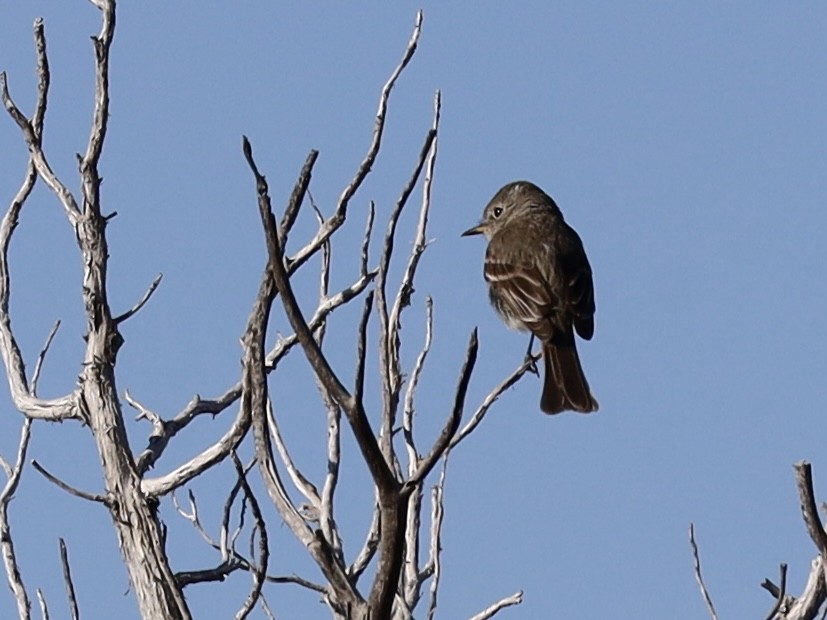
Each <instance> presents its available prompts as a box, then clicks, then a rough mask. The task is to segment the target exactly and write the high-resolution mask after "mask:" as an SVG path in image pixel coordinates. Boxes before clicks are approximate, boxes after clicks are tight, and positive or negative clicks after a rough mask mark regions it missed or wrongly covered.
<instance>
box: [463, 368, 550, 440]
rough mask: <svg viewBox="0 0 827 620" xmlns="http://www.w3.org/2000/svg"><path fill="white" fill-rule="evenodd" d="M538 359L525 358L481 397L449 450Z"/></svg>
mask: <svg viewBox="0 0 827 620" xmlns="http://www.w3.org/2000/svg"><path fill="white" fill-rule="evenodd" d="M538 359H540V358H539V356H536V357H532V358H529V359H527V360H525V361H524V362H523V363H522V364H520V366H518V367H517V369H516V370H514V372H512V373H511V374H510V375H508V376H507V377H506V378H505V379H503V381H502V382H501V383H500V384H499V385H497V386H496V387H495V388H494V389H493V390H491V391H490V392H489V393H488V395H487V396H486V397H485V398H484V399H483V401H482V404H481V405H480V406H479V407H478V408H477V410H476V411H475V412H474V415H473V416H471V419H470V420H469V421H468V422H467V423H466V424H465V426H463V427H462V428H461V429H460V430H459V431H458V432H457V434H456V435H454V438H453V439H452V440H451V446H450V449H451V450H453V449H454V447H455V446H456V445H457V444H458V443H459V442H461V441H462V440H463V439H465V438H466V437H467V436H468V435H470V434H471V432H472V431H473V430H474V429H475V428H477V426H479V424H480V422H482V420H483V418H484V417H485V414H486V413H488V409H489V408H490V407H491V405H493V404H494V403H495V402H496V401H497V399H498V398H499V397H500V396H501V395H502V394H503V392H505V391H506V390H507V389H508V388H510V387H511V386H512V385H514V384H515V383H517V381H519V380H520V379H522V378H523V376H524V375H525V374H526V373H527V372H530V371H531V368H532V367H533V366H534V364H535V363H536V361H537V360H538Z"/></svg>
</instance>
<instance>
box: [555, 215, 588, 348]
mask: <svg viewBox="0 0 827 620" xmlns="http://www.w3.org/2000/svg"><path fill="white" fill-rule="evenodd" d="M571 232H572V233H574V236H575V240H576V243H572V244H571V245H570V246H569V247H568V248H567V251H565V252H562V253H561V254H560V255H559V257H558V261H559V269H560V272H561V273H562V275H563V279H564V282H565V283H566V292H565V296H566V304H565V305H566V310H567V312H568V313H569V314H570V315H571V317H572V323H573V324H574V327H575V329H576V330H577V333H578V334H580V337H581V338H584V339H585V340H591V337H592V336H593V335H594V309H595V307H594V282H593V280H592V269H591V266H590V265H589V259H588V258H586V252H585V250H584V249H583V244H582V242H581V241H580V238H579V237H577V233H575V232H574V230H572V231H571Z"/></svg>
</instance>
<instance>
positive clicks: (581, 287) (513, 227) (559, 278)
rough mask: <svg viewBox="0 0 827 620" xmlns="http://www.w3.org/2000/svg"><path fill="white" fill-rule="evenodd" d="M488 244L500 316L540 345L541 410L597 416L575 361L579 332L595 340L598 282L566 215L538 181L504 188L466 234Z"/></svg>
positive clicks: (488, 273)
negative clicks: (576, 340) (541, 363)
mask: <svg viewBox="0 0 827 620" xmlns="http://www.w3.org/2000/svg"><path fill="white" fill-rule="evenodd" d="M471 235H483V236H485V238H486V239H487V241H488V247H487V249H486V252H485V267H484V270H483V274H484V277H485V281H486V282H487V283H488V293H489V298H490V301H491V304H492V306H493V307H494V310H495V311H496V312H497V314H498V315H499V316H500V318H501V319H502V320H503V321H504V322H505V324H506V325H507V326H508V327H510V328H512V329H517V330H521V331H529V332H531V334H532V336H531V340H530V341H529V352H528V354H527V355H528V356H530V355H531V344H532V342H533V339H534V337H535V336H536V337H537V339H538V340H539V341H540V342H541V344H542V351H543V360H544V375H545V376H544V380H543V393H542V397H541V399H540V409H541V410H542V411H543V412H545V413H547V414H556V413H560V412H562V411H566V410H569V411H577V412H580V413H591V412H592V411H597V409H598V403H597V400H596V399H595V398H594V396H593V395H592V393H591V391H590V390H589V383H588V381H586V376H585V374H584V373H583V367H582V366H581V364H580V358H579V356H578V355H577V346H576V344H575V337H574V333H575V331H576V332H577V334H578V335H579V336H580V337H581V338H583V339H584V340H591V338H592V336H593V335H594V312H595V304H594V283H593V279H592V269H591V265H589V259H588V258H587V257H586V251H585V249H584V248H583V242H582V241H581V239H580V236H579V235H578V234H577V232H576V231H575V230H574V229H573V228H572V227H571V226H569V225H568V224H567V223H566V221H565V220H564V219H563V213H562V212H561V211H560V208H559V207H558V206H557V203H555V202H554V199H553V198H552V197H551V196H549V195H548V194H546V193H545V192H544V191H543V190H542V189H540V188H539V187H538V186H537V185H535V184H534V183H531V182H529V181H514V182H512V183H508V184H507V185H505V186H503V187H502V188H501V189H500V190H499V191H498V192H497V193H496V194H494V197H493V198H492V199H491V200H490V201H489V203H488V204H487V205H486V207H485V209H484V210H483V215H482V220H481V221H480V223H479V224H477V225H476V226H473V227H472V228H469V229H468V230H466V231H465V232H463V233H462V236H463V237H467V236H471Z"/></svg>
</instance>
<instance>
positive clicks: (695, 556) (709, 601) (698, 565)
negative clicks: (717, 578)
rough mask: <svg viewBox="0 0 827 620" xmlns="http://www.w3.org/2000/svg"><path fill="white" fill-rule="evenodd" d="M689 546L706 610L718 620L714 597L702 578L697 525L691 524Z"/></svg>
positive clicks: (696, 579) (713, 619)
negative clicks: (696, 538)
mask: <svg viewBox="0 0 827 620" xmlns="http://www.w3.org/2000/svg"><path fill="white" fill-rule="evenodd" d="M689 544H690V545H691V546H692V559H693V561H694V565H695V581H697V582H698V587H699V588H700V589H701V594H702V595H703V597H704V602H705V603H706V608H707V610H708V611H709V615H710V617H711V618H712V620H718V614H716V613H715V606H714V605H713V604H712V597H710V596H709V591H708V590H707V589H706V585H705V584H704V580H703V577H701V558H700V555H699V554H698V545H697V544H696V543H695V524H694V523H690V524H689Z"/></svg>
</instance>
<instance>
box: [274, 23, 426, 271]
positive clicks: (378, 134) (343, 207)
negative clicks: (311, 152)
mask: <svg viewBox="0 0 827 620" xmlns="http://www.w3.org/2000/svg"><path fill="white" fill-rule="evenodd" d="M421 32H422V11H419V12H418V13H417V15H416V24H415V25H414V30H413V33H412V34H411V38H410V40H409V41H408V45H407V47H406V48H405V52H404V54H403V55H402V60H401V61H400V62H399V64H398V65H397V66H396V68H395V69H394V70H393V72H392V73H391V76H390V78H388V81H387V82H385V85H384V86H383V87H382V92H381V94H380V95H379V109H378V110H377V112H376V120H375V122H374V127H373V138H372V140H371V144H370V146H369V147H368V151H367V153H366V154H365V158H364V159H363V160H362V163H361V164H360V165H359V168H358V169H357V170H356V174H355V175H354V177H353V179H352V180H351V181H350V183H348V185H347V187H345V189H344V190H343V191H342V194H341V195H340V196H339V201H338V203H337V205H336V212H335V213H334V214H333V215H332V216H331V217H330V218H328V220H327V221H326V222H325V225H324V226H323V227H322V228H321V229H320V230H319V231H318V232H317V233H316V235H315V236H314V237H313V239H312V240H311V241H309V242H308V243H307V244H306V245H305V246H304V247H303V248H302V249H301V250H299V251H298V252H296V254H294V255H293V257H292V258H291V260H290V273H293V271H294V270H295V269H297V268H298V267H300V266H301V265H302V264H303V263H304V262H306V261H307V260H308V259H309V258H310V257H311V256H313V255H314V254H315V253H316V252H317V251H318V250H319V248H320V247H321V245H322V244H323V243H324V242H325V240H327V239H329V238H330V236H331V235H332V234H333V233H334V232H336V231H337V230H338V229H339V228H340V227H341V226H342V224H344V222H345V218H346V216H347V208H348V204H349V203H350V199H351V198H353V196H354V195H355V194H356V192H357V191H358V190H359V188H360V187H361V186H362V183H363V182H364V180H365V178H366V177H367V176H368V173H370V171H371V169H372V168H373V164H374V162H375V161H376V156H377V155H378V154H379V147H380V145H381V144H382V135H383V133H384V130H385V117H386V115H387V111H388V100H389V99H390V94H391V91H392V90H393V87H394V85H395V84H396V80H397V79H398V78H399V76H400V75H401V74H402V71H403V70H404V69H405V67H406V66H407V65H408V63H409V62H410V60H411V58H413V55H414V52H415V51H416V46H417V44H418V43H419V35H420V33H421Z"/></svg>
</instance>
